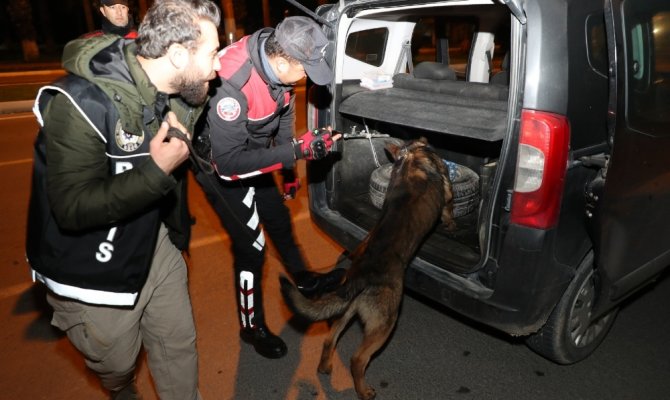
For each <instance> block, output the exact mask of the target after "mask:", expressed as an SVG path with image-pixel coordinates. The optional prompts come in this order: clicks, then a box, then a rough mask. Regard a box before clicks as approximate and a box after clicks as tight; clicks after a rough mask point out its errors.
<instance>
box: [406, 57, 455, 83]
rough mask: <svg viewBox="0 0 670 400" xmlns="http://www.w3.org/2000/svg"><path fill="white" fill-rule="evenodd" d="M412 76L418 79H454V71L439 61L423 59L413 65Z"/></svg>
mask: <svg viewBox="0 0 670 400" xmlns="http://www.w3.org/2000/svg"><path fill="white" fill-rule="evenodd" d="M414 77H415V78H419V79H436V80H438V79H450V80H456V71H454V70H453V69H451V67H449V66H448V65H445V64H442V63H439V62H435V61H423V62H420V63H418V64H417V65H416V67H414Z"/></svg>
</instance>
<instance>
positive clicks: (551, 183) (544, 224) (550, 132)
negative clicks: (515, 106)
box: [510, 110, 570, 229]
mask: <svg viewBox="0 0 670 400" xmlns="http://www.w3.org/2000/svg"><path fill="white" fill-rule="evenodd" d="M569 143H570V125H569V123H568V119H567V118H566V117H565V116H563V115H559V114H553V113H548V112H543V111H535V110H523V111H522V112H521V128H520V138H519V151H518V159H517V164H516V175H515V178H514V193H513V195H512V210H511V217H510V218H511V222H512V223H514V224H518V225H524V226H529V227H532V228H539V229H547V228H550V227H552V226H554V225H556V222H557V221H558V214H559V210H560V206H561V195H562V193H563V180H564V178H565V171H566V169H567V165H568V147H569Z"/></svg>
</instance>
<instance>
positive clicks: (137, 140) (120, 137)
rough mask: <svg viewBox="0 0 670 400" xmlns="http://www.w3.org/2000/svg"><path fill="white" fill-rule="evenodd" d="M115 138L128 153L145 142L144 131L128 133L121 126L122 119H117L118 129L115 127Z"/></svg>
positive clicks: (118, 144)
mask: <svg viewBox="0 0 670 400" xmlns="http://www.w3.org/2000/svg"><path fill="white" fill-rule="evenodd" d="M114 138H115V139H116V145H117V146H119V148H120V149H121V150H123V151H125V152H126V153H131V152H133V151H135V150H137V149H139V148H140V146H141V145H142V142H144V132H142V133H140V134H139V135H133V134H130V133H127V132H126V131H124V130H123V128H122V127H121V121H120V120H119V121H116V129H114Z"/></svg>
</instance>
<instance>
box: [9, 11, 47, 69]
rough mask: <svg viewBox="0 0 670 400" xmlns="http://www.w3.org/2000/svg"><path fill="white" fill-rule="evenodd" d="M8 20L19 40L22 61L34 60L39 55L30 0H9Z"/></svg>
mask: <svg viewBox="0 0 670 400" xmlns="http://www.w3.org/2000/svg"><path fill="white" fill-rule="evenodd" d="M7 13H8V14H9V20H10V21H11V23H12V26H13V27H14V30H15V32H16V34H17V35H18V37H19V40H20V42H21V49H22V51H23V60H24V61H35V60H37V59H39V57H40V49H39V47H37V32H36V31H35V25H34V24H33V7H32V4H30V0H9V4H7Z"/></svg>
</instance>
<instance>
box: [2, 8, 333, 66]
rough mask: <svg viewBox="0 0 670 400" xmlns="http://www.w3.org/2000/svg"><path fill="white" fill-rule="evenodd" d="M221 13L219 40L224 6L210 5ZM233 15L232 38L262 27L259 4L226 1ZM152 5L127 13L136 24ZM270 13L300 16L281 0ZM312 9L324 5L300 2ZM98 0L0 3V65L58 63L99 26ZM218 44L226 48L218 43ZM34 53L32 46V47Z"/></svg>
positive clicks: (278, 17) (273, 22) (278, 16)
mask: <svg viewBox="0 0 670 400" xmlns="http://www.w3.org/2000/svg"><path fill="white" fill-rule="evenodd" d="M214 1H215V2H216V3H217V5H218V6H219V8H220V9H221V10H222V21H221V27H220V29H219V30H220V32H221V34H222V36H223V18H224V17H225V13H224V12H223V10H224V6H223V5H224V2H225V1H226V0H214ZM231 1H232V4H233V9H234V13H235V23H236V27H237V30H236V36H237V37H236V39H237V38H239V37H241V36H242V35H244V34H248V33H252V32H254V31H256V30H257V29H259V28H261V27H263V1H262V0H231ZM152 3H153V1H152V0H130V1H129V7H130V13H131V15H132V17H133V19H134V21H135V23H136V25H137V24H138V23H139V21H140V20H141V17H142V16H143V14H144V12H145V11H146V7H148V6H150V5H151V4H152ZM265 3H266V4H267V6H268V7H269V8H270V10H269V15H270V19H271V24H270V25H271V26H274V25H276V24H277V23H278V22H279V21H280V20H281V19H282V18H283V17H284V15H302V14H303V13H302V11H300V10H298V9H297V8H296V7H294V6H293V5H291V4H290V3H288V2H286V1H284V0H269V1H266V2H265ZM300 3H301V4H302V5H304V6H305V7H307V8H308V9H310V10H314V9H315V8H316V7H317V6H318V5H319V4H322V3H324V1H318V0H300ZM99 7H100V3H99V1H98V0H57V1H54V0H0V64H5V65H6V64H8V63H11V64H13V63H17V62H18V63H35V62H42V61H59V59H60V54H61V52H62V50H63V46H64V45H65V44H66V43H67V42H68V41H70V40H72V39H75V38H77V37H78V36H80V35H82V34H84V33H86V32H88V31H91V30H94V29H98V28H99V27H100V18H101V15H100V11H99ZM25 41H31V42H32V41H34V43H36V50H37V54H26V51H25V49H24V45H25ZM223 43H227V42H225V41H222V44H223ZM33 49H35V47H33Z"/></svg>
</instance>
